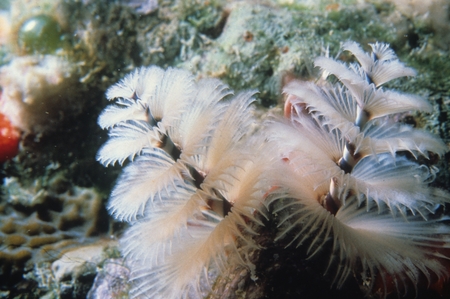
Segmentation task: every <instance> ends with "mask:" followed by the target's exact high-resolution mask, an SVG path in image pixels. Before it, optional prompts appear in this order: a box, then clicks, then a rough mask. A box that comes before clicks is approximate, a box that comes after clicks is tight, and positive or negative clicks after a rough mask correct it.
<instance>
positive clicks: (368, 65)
mask: <svg viewBox="0 0 450 299" xmlns="http://www.w3.org/2000/svg"><path fill="white" fill-rule="evenodd" d="M371 47H372V52H371V53H366V52H364V51H363V50H362V48H361V47H360V46H359V45H358V44H356V43H354V42H347V43H345V44H344V46H343V49H344V50H347V51H350V52H351V53H352V54H353V55H354V56H355V57H356V59H357V63H356V62H355V63H350V64H344V63H341V62H338V61H336V60H334V59H331V58H329V57H319V58H317V59H316V60H315V64H316V66H318V67H320V68H321V69H322V70H323V76H322V78H321V80H319V81H318V82H317V83H312V82H300V81H293V82H291V83H289V84H288V85H287V86H286V87H285V90H284V92H285V93H286V94H287V99H286V105H285V117H284V118H282V117H278V116H271V117H269V118H268V119H266V120H263V122H262V123H259V120H257V119H256V118H255V117H253V114H252V111H253V108H252V106H251V103H252V101H253V98H252V95H253V94H254V92H253V91H250V92H248V91H247V92H242V93H238V94H237V95H235V96H232V93H231V91H230V90H229V89H228V88H227V86H226V85H224V84H223V83H221V82H220V81H219V80H215V79H202V80H199V81H198V82H196V81H195V80H194V78H193V76H192V75H191V74H189V73H188V72H186V71H182V70H178V69H173V68H169V69H168V70H166V71H164V70H162V69H160V68H158V67H148V68H139V69H137V70H135V71H134V72H133V73H131V74H129V75H127V76H126V77H125V78H124V79H123V80H121V81H120V82H119V83H118V84H116V85H114V86H112V87H111V88H110V89H109V90H108V91H107V98H108V99H109V100H114V101H115V104H113V105H110V106H108V107H107V108H106V109H105V110H104V111H103V112H102V114H101V115H100V117H99V121H98V122H99V124H100V126H101V127H102V128H105V129H109V134H110V138H109V140H108V141H107V142H106V144H105V145H104V146H103V147H102V148H101V149H100V151H99V153H98V156H97V158H98V160H99V161H100V162H101V163H102V164H104V165H105V166H108V165H110V164H114V163H115V162H119V163H121V164H123V163H124V162H125V161H126V160H127V159H128V160H129V162H126V163H127V166H126V167H125V169H124V171H123V173H122V175H121V176H120V177H119V179H118V181H117V184H116V186H115V188H114V189H113V191H112V194H111V198H110V202H109V206H108V208H109V210H110V212H111V214H112V215H113V216H114V217H115V218H116V219H117V220H120V221H126V222H128V223H130V228H129V229H128V230H127V231H126V232H125V234H124V236H123V237H122V245H121V248H122V252H123V254H124V256H125V257H126V258H127V259H128V260H129V261H130V263H131V265H132V269H131V270H132V271H131V275H132V280H133V287H132V296H133V297H136V298H137V297H141V296H142V297H150V298H198V297H202V296H204V295H205V294H207V293H208V292H209V285H210V283H211V282H212V281H214V279H215V277H216V276H217V275H218V274H219V273H220V271H221V270H223V269H224V267H225V264H226V263H227V262H230V261H231V262H233V263H236V264H240V265H242V266H243V267H244V268H246V269H248V271H249V272H250V273H251V274H252V277H253V278H255V279H256V278H257V275H258V273H257V272H255V265H254V262H253V261H252V259H251V258H250V256H251V255H252V252H254V251H256V250H259V249H260V246H259V244H257V243H255V238H254V237H255V236H256V235H257V234H258V231H259V227H261V226H262V225H263V222H262V219H264V218H268V217H274V218H275V219H276V221H277V222H278V234H277V237H276V238H275V240H274V241H279V240H284V241H286V239H287V243H289V244H290V246H297V247H303V248H307V251H308V254H309V255H310V256H314V255H320V254H323V252H329V256H328V257H324V258H325V259H329V268H328V270H327V269H323V271H324V272H326V271H328V272H331V271H332V270H331V269H334V270H333V271H334V282H333V283H334V284H335V285H336V286H337V287H341V286H342V285H343V284H344V283H345V281H346V280H347V278H348V276H350V275H351V274H353V275H354V276H355V277H356V278H357V279H358V280H359V281H362V284H364V285H366V290H367V292H368V293H369V294H378V295H380V296H381V297H383V296H386V295H389V294H390V293H393V292H396V293H399V294H402V293H407V292H408V291H409V290H410V289H411V288H413V287H415V286H417V285H418V284H419V283H420V282H422V281H427V282H428V284H430V285H431V284H434V283H436V282H438V281H441V282H442V281H444V280H446V279H448V275H449V273H448V263H449V262H448V258H449V253H448V247H449V237H450V236H449V232H448V231H449V230H448V225H447V224H446V223H445V221H446V220H447V219H448V217H447V216H445V213H444V212H443V207H444V205H445V204H446V203H448V202H449V201H450V195H449V194H448V193H447V192H445V191H443V190H440V189H437V188H434V187H431V186H430V185H429V184H430V182H432V181H433V178H434V176H435V173H436V171H437V169H436V168H435V167H434V166H432V165H428V166H427V165H423V164H421V163H420V162H419V161H422V160H420V159H421V157H424V158H426V159H428V158H429V157H430V155H437V156H442V155H443V154H444V153H445V152H447V150H448V148H447V146H446V145H445V144H444V143H443V142H442V141H441V140H440V139H438V138H436V137H434V136H432V135H431V134H429V133H427V132H425V131H421V130H419V129H416V128H413V127H411V126H409V125H407V124H404V123H402V122H401V121H399V120H400V119H401V116H402V115H403V114H405V113H407V112H409V111H415V110H419V111H426V112H430V110H431V106H430V105H429V104H428V102H427V101H426V100H425V99H423V98H421V97H418V96H415V95H409V94H404V93H401V92H397V91H393V90H389V89H384V88H383V84H385V83H386V82H388V81H391V80H393V79H396V78H399V77H405V76H413V75H415V72H414V70H412V69H411V68H408V67H406V66H405V65H404V64H402V63H401V62H400V61H399V60H398V58H397V56H396V55H395V53H394V52H393V51H392V50H391V49H390V48H389V46H388V45H387V44H383V43H375V44H371ZM330 75H332V76H333V77H334V81H335V83H334V84H332V83H330V80H329V81H327V80H326V78H327V77H330ZM327 246H328V247H329V248H330V250H328V251H324V250H323V249H324V248H325V247H327ZM416 291H417V290H416Z"/></svg>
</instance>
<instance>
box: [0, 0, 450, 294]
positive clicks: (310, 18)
mask: <svg viewBox="0 0 450 299" xmlns="http://www.w3.org/2000/svg"><path fill="white" fill-rule="evenodd" d="M449 16H450V1H448V0H433V1H431V0H430V1H419V0H417V1H413V0H411V1H407V0H384V1H383V0H368V1H362V0H361V1H357V0H355V1H353V0H342V1H338V0H336V1H309V0H304V1H301V0H298V1H295V0H292V1H289V0H279V1H275V0H273V1H270V0H267V1H225V0H223V1H221V0H185V1H183V0H167V1H164V0H159V1H158V0H153V1H144V0H129V1H125V0H120V1H119V0H116V1H107V0H35V1H33V0H14V1H6V0H0V179H1V193H0V298H47V299H50V298H129V296H128V292H129V289H130V286H129V285H128V283H129V275H130V270H129V269H128V267H127V264H126V262H125V261H124V260H123V258H122V257H121V254H120V251H119V249H118V239H119V237H120V236H121V234H122V233H123V231H124V229H125V228H126V224H124V223H121V222H116V221H114V220H113V219H112V218H111V217H110V216H109V214H108V211H107V209H106V205H107V203H108V199H109V196H110V193H111V190H112V188H113V186H114V184H115V181H116V180H117V177H118V176H119V174H120V172H121V170H122V168H121V167H120V166H119V165H116V166H114V167H108V168H105V167H103V166H102V165H101V164H100V163H99V162H98V161H97V160H96V154H97V152H98V150H99V148H100V147H101V145H102V144H103V143H105V141H106V140H107V132H106V131H104V130H102V129H101V128H100V127H99V126H98V124H97V119H98V116H99V114H100V112H101V111H102V110H103V109H104V108H105V107H106V105H107V104H108V102H107V99H106V97H105V92H106V90H107V89H108V88H109V87H110V86H111V85H113V84H114V83H116V82H118V81H119V80H120V79H121V78H123V77H124V76H125V75H126V74H128V73H130V72H131V71H133V70H134V69H135V68H137V67H140V66H150V65H157V66H159V67H162V68H167V67H177V68H180V69H184V70H187V71H189V72H191V73H192V74H193V75H194V77H195V78H197V79H202V78H210V77H212V78H218V79H220V80H222V81H223V82H224V83H226V84H228V85H229V86H230V87H231V88H232V89H234V90H235V91H236V92H238V91H242V90H248V89H252V90H258V93H257V94H256V95H255V97H256V107H257V108H256V112H255V113H256V116H257V117H260V118H263V117H264V116H265V115H267V114H269V113H278V114H281V111H282V106H283V101H284V98H283V94H282V90H283V88H284V86H285V85H286V84H287V83H288V82H290V81H292V80H294V79H301V80H305V81H307V80H310V81H314V80H315V78H316V77H317V76H318V75H319V70H318V69H316V68H315V67H314V64H313V62H314V58H316V57H317V56H320V55H325V54H329V56H330V57H339V58H340V59H343V60H344V61H345V60H350V59H351V58H350V57H349V56H346V55H345V54H342V53H341V52H340V48H341V45H342V44H343V43H344V42H345V41H348V40H353V41H356V42H357V43H359V44H361V45H363V46H364V47H365V46H366V45H367V44H368V43H375V42H377V41H378V42H384V43H388V44H390V45H391V47H392V49H393V50H394V51H395V52H396V54H397V55H398V57H399V59H400V60H401V61H402V62H403V63H405V64H406V65H408V66H410V67H412V68H414V69H415V70H416V71H417V75H416V76H415V77H413V78H408V79H407V80H406V79H403V78H400V79H396V80H393V81H391V82H389V83H388V84H387V87H389V88H393V89H399V90H402V91H404V92H407V93H412V94H417V95H420V96H423V97H426V98H427V99H428V100H429V102H430V103H431V105H432V107H433V112H432V113H427V114H426V113H418V112H417V113H411V114H408V115H405V117H404V119H405V120H404V121H405V122H407V123H409V124H411V125H413V126H415V127H419V128H423V129H425V130H427V131H429V132H431V133H433V134H434V135H436V136H439V137H440V138H441V139H442V140H443V141H444V143H445V144H447V146H448V145H449V144H450V128H449V122H448V117H449V109H450V60H449V59H448V57H449V47H450V20H449ZM430 160H431V162H430V163H432V164H433V165H435V166H436V167H438V168H439V172H438V173H437V175H436V178H435V180H434V181H433V182H432V185H433V186H436V187H439V188H442V189H445V190H447V191H449V190H450V172H449V162H450V155H449V153H448V152H447V153H446V154H445V155H444V156H443V157H441V158H440V159H439V157H434V156H431V157H430ZM265 224H266V226H267V232H266V234H263V235H261V236H260V239H259V240H258V242H259V244H260V245H261V246H262V247H263V248H265V250H263V251H262V252H261V255H260V257H259V261H260V263H259V264H258V267H257V271H258V272H257V273H259V277H260V278H259V280H256V283H254V282H253V280H252V279H251V278H250V277H248V276H249V275H248V274H242V272H240V271H239V269H236V268H234V267H233V266H232V265H231V266H230V267H228V268H226V271H225V272H224V273H223V274H222V275H220V276H219V277H218V279H217V281H216V284H214V286H213V292H212V293H211V294H209V297H208V298H299V297H303V298H310V297H313V296H314V297H315V298H350V297H351V298H363V297H364V295H363V294H364V293H363V292H361V291H360V288H363V286H360V285H358V283H357V282H356V281H350V280H349V281H348V282H347V283H346V284H345V285H344V286H343V287H342V288H341V289H336V288H335V287H332V279H331V278H330V277H327V276H326V275H325V276H324V275H323V273H322V272H323V271H322V270H323V268H324V267H326V263H327V261H323V262H321V261H317V260H309V259H307V258H306V256H307V254H306V252H303V251H305V250H301V249H296V248H295V247H289V248H288V249H286V250H284V247H285V245H286V244H283V243H282V242H281V243H280V244H275V243H273V236H271V235H270V230H271V229H272V227H271V225H273V224H272V223H270V221H269V222H268V223H265ZM273 230H274V232H275V226H274V227H273ZM316 268H319V269H320V271H319V270H316ZM246 275H247V276H246ZM422 294H425V295H422ZM207 295H208V294H207ZM419 295H420V296H428V297H427V298H441V296H444V297H443V298H445V296H450V285H449V283H448V281H447V282H445V283H443V285H441V286H438V287H435V288H434V289H433V290H432V291H430V293H426V292H425V293H421V292H420V291H419ZM373 296H374V297H375V298H377V296H376V294H374V295H373Z"/></svg>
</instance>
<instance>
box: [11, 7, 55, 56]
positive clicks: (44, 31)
mask: <svg viewBox="0 0 450 299" xmlns="http://www.w3.org/2000/svg"><path fill="white" fill-rule="evenodd" d="M61 35H62V34H61V27H60V26H59V24H58V22H56V21H55V20H54V19H53V18H51V17H49V16H47V15H38V16H34V17H31V18H29V19H28V20H26V21H25V22H24V23H23V24H22V26H21V27H20V29H19V32H18V44H19V47H20V48H21V49H22V50H23V51H25V52H26V53H34V52H38V53H49V52H53V51H55V50H56V49H57V48H58V46H59V45H60V43H61Z"/></svg>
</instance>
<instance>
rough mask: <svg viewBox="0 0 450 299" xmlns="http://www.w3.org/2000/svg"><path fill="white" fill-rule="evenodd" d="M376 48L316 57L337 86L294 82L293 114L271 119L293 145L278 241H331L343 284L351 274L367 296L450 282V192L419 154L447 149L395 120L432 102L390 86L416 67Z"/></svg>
mask: <svg viewBox="0 0 450 299" xmlns="http://www.w3.org/2000/svg"><path fill="white" fill-rule="evenodd" d="M371 47H372V53H370V54H368V53H366V52H364V51H363V50H362V49H361V48H360V46H359V45H358V44H356V43H354V42H347V43H345V44H344V49H345V50H348V51H350V52H352V53H353V55H354V56H355V57H356V59H357V61H358V63H352V64H350V65H346V64H343V63H340V62H337V61H335V60H333V59H331V58H328V57H319V58H317V59H316V61H315V64H316V66H319V67H320V68H322V70H323V72H324V77H325V78H326V77H327V76H329V75H334V76H335V77H336V78H337V79H338V83H336V84H334V85H332V84H330V83H324V84H323V85H322V86H318V85H315V84H313V83H303V82H291V83H290V84H289V85H287V86H286V88H285V93H286V94H287V95H288V96H287V103H286V107H285V114H286V115H287V117H288V120H286V121H279V120H273V121H271V122H270V123H269V124H268V126H269V127H270V131H271V136H272V137H271V138H272V139H273V140H274V141H276V142H277V143H280V144H284V145H285V146H284V147H283V148H282V149H281V150H280V155H281V157H282V158H283V161H285V162H284V164H287V167H285V169H284V170H283V174H284V175H283V180H282V181H279V182H278V185H279V186H281V187H284V188H285V190H286V193H285V194H283V193H282V192H281V190H278V192H279V193H278V194H277V195H275V194H274V195H273V197H272V199H271V200H272V202H273V203H274V206H275V212H277V213H281V214H282V215H283V216H282V217H281V218H280V222H279V227H280V234H279V236H278V239H280V238H284V237H286V236H287V235H289V236H293V237H292V240H291V241H290V243H291V244H296V245H297V246H308V248H309V249H308V250H309V253H310V254H311V255H315V254H317V253H318V252H320V250H321V249H322V248H323V245H324V244H325V243H326V242H327V241H328V240H332V242H333V243H332V248H333V249H332V252H333V254H332V256H331V257H330V267H333V264H337V266H336V265H335V267H336V275H335V283H336V285H337V286H338V287H340V286H342V284H343V283H344V282H345V280H346V278H347V277H348V276H349V275H350V274H351V273H353V274H354V275H355V276H357V277H359V278H360V279H361V280H362V281H363V282H364V284H366V285H368V288H367V290H368V291H369V292H376V293H378V294H381V296H386V295H387V294H389V293H391V292H397V293H402V292H406V291H407V289H408V286H417V284H418V283H419V281H421V280H422V279H426V280H428V283H429V284H431V283H433V282H436V281H437V280H439V279H447V278H448V275H449V273H448V272H447V269H446V266H445V265H446V264H447V265H448V262H447V261H448V259H449V256H448V248H449V246H450V245H449V244H450V243H449V241H450V234H449V230H448V225H446V224H445V223H444V221H445V220H447V219H448V217H446V216H443V215H442V213H441V210H442V209H441V208H440V207H441V206H442V205H444V204H445V203H448V202H449V201H450V196H449V194H448V193H446V192H444V191H443V190H440V189H437V188H433V187H430V186H429V183H430V182H431V181H432V180H433V178H434V175H435V172H436V169H435V168H434V167H427V166H425V165H420V164H419V162H418V161H417V160H416V159H415V158H416V157H417V156H419V155H422V156H425V157H428V156H429V153H435V154H437V155H440V156H442V155H443V154H444V153H445V152H446V151H447V150H448V149H447V146H446V145H445V144H444V143H443V142H442V141H441V140H440V139H438V138H436V137H434V136H432V135H431V134H429V133H427V132H424V131H420V130H418V129H415V128H412V127H410V126H408V125H406V124H401V123H398V122H394V118H393V117H392V115H393V114H395V113H402V112H407V111H411V110H421V111H430V109H431V108H430V105H429V104H428V103H427V102H426V101H425V100H424V99H422V98H420V97H417V96H414V95H408V94H403V93H400V92H396V91H392V90H385V89H383V87H382V85H383V84H384V83H386V82H388V81H390V80H392V79H395V78H398V77H402V76H413V75H414V74H415V72H414V71H413V70H412V69H410V68H408V67H406V66H404V65H403V64H402V63H401V62H399V60H398V59H397V57H396V55H395V53H394V52H393V51H392V50H391V49H390V48H389V46H388V45H386V44H381V43H376V44H372V45H371ZM287 136H288V137H287ZM406 152H409V153H410V154H411V155H410V156H412V158H409V156H408V155H406V154H405V153H406ZM286 168H287V170H286ZM286 171H290V174H291V175H289V176H287V175H286ZM283 197H289V198H292V199H293V200H286V199H281V200H280V198H283ZM333 261H337V263H333Z"/></svg>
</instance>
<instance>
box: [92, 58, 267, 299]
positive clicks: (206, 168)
mask: <svg viewBox="0 0 450 299" xmlns="http://www.w3.org/2000/svg"><path fill="white" fill-rule="evenodd" d="M253 93H254V92H243V93H240V94H238V95H236V96H235V97H233V98H231V92H230V91H229V90H228V88H227V86H225V85H224V84H222V83H221V82H220V81H218V80H214V79H204V80H200V81H199V82H195V81H194V79H193V77H192V76H191V75H190V74H189V73H187V72H185V71H182V70H177V69H168V70H166V71H164V70H162V69H160V68H157V67H149V68H140V69H138V70H136V71H135V72H134V73H132V74H130V75H128V76H127V77H125V78H124V79H123V80H122V81H121V82H119V83H118V84H116V85H114V86H113V87H111V88H110V89H109V90H108V91H107V98H108V99H110V100H116V104H115V105H111V106H109V107H107V108H106V109H105V110H104V111H103V113H102V114H101V115H100V117H99V124H100V126H102V127H103V128H109V134H110V139H109V140H108V141H107V142H106V144H105V145H104V146H103V147H102V148H101V149H100V151H99V153H98V157H97V158H98V160H99V161H100V162H101V163H103V164H104V165H105V166H107V165H109V164H114V163H115V162H116V161H117V162H119V163H121V164H122V163H123V162H124V161H125V160H126V159H130V160H131V162H130V163H129V164H128V165H127V166H126V167H125V169H124V171H123V173H122V175H121V176H120V177H119V179H118V182H117V185H116V186H115V188H114V189H113V191H112V193H111V199H110V202H109V210H110V212H111V214H112V215H113V216H114V217H115V218H116V219H118V220H121V221H127V222H129V223H130V224H131V227H130V229H128V231H126V232H125V235H124V237H123V238H122V242H121V243H122V251H123V254H124V255H125V257H126V258H127V259H129V260H130V262H131V264H132V267H133V269H132V279H133V281H134V284H133V285H134V288H133V289H132V295H133V297H148V298H188V297H189V298H199V297H201V294H202V292H205V290H206V291H207V287H208V285H209V280H210V279H211V277H214V275H216V274H217V271H219V270H220V269H221V268H222V267H223V265H224V264H225V261H226V259H227V258H228V256H231V257H236V262H237V263H239V264H242V265H243V266H244V267H247V268H248V269H249V270H250V271H252V269H253V265H252V263H251V262H250V261H249V260H248V258H247V257H246V254H247V253H248V251H250V250H252V249H255V248H257V245H256V244H254V243H253V242H251V235H252V234H255V232H254V231H253V230H252V229H250V226H249V225H248V223H249V221H252V222H254V223H260V222H259V220H258V219H257V218H256V217H255V216H254V213H255V211H259V213H264V205H263V204H262V202H263V198H264V197H263V195H264V193H265V192H266V191H267V190H265V189H266V187H265V185H266V184H264V180H263V179H262V175H263V174H264V173H267V167H268V166H269V165H270V160H271V158H270V157H268V156H266V155H255V154H254V153H255V152H261V151H262V150H263V149H264V147H265V146H266V145H268V144H267V143H266V142H265V141H264V140H263V139H261V138H259V137H254V136H253V137H249V135H248V133H249V132H251V131H252V126H253V123H254V119H253V117H252V108H251V103H252V102H253V98H252V95H253ZM264 150H265V151H266V152H267V153H270V152H271V151H270V150H267V149H264ZM260 224H262V223H260ZM238 242H239V244H241V245H240V247H239V249H238V248H237V245H236V244H237V243H238ZM230 252H235V254H231V255H230Z"/></svg>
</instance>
